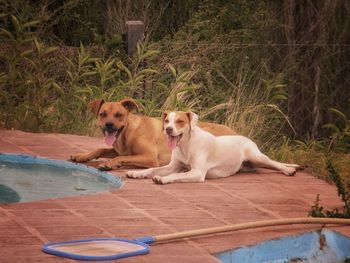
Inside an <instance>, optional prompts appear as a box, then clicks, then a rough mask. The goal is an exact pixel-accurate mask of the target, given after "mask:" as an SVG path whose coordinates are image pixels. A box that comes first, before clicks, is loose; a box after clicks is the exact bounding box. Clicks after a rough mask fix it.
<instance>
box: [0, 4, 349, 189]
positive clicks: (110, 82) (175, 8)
mask: <svg viewBox="0 0 350 263" xmlns="http://www.w3.org/2000/svg"><path fill="white" fill-rule="evenodd" d="M349 8H350V7H349V5H348V4H347V3H346V1H332V0H324V1H301V2H297V3H296V2H295V1H289V0H287V1H280V2H278V1H277V2H276V1H270V0H264V1H254V0H238V1H223V0H201V1H192V0H190V1H188V0H187V1H185V0H179V1H167V0H156V1H149V0H140V1H130V0H126V1H121V0H106V1H93V0H84V1H82V0H51V1H39V2H35V1H19V0H13V1H10V0H0V127H3V128H6V129H12V128H14V129H22V130H27V131H34V132H40V131H46V132H63V133H75V134H88V135H96V134H98V130H97V129H93V127H94V126H93V125H92V124H93V122H94V117H93V116H91V114H90V113H89V111H88V109H87V105H88V103H89V102H90V101H91V100H93V99H96V98H104V99H106V100H120V99H122V98H124V97H132V98H134V99H136V100H137V102H138V103H139V105H140V113H143V114H146V115H149V116H156V117H159V116H160V115H161V112H162V111H163V110H165V109H182V110H186V109H192V110H194V111H196V112H197V113H198V114H199V115H200V117H201V118H202V119H205V120H209V121H214V122H218V123H223V124H226V125H228V126H231V127H233V129H235V130H236V131H237V132H238V133H240V134H244V135H246V136H248V137H250V138H252V139H254V140H255V141H257V142H258V144H259V146H260V147H262V148H263V150H264V151H265V152H268V153H269V155H271V156H272V157H273V158H275V159H278V160H281V161H288V162H295V163H300V164H306V165H308V166H310V167H312V168H313V171H314V173H315V174H316V175H318V176H321V177H323V178H326V179H327V180H330V181H331V179H330V178H329V173H328V170H327V160H330V161H331V162H332V165H333V166H334V168H335V170H336V171H338V173H339V175H340V176H341V177H342V178H350V175H349V170H350V169H349V168H350V157H349V151H350V120H349V116H350V98H349V96H350V95H349V94H350V93H349V84H350V83H349V79H350V72H349V70H348V69H349V68H350V64H349V63H350V44H349V43H350V35H349V32H350V20H349V16H348V12H349ZM135 19H139V20H143V21H144V22H145V25H146V32H147V36H146V40H145V42H144V43H143V44H140V45H139V46H138V49H137V52H136V54H135V55H134V56H133V57H132V58H128V57H127V55H126V54H125V51H124V43H123V37H122V34H123V33H125V32H124V31H125V21H126V20H135ZM345 187H347V186H345Z"/></svg>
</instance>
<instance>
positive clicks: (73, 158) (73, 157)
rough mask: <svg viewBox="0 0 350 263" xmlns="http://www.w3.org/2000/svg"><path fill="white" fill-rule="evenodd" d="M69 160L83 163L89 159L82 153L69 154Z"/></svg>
mask: <svg viewBox="0 0 350 263" xmlns="http://www.w3.org/2000/svg"><path fill="white" fill-rule="evenodd" d="M69 159H70V161H72V162H75V163H85V162H87V161H89V159H88V158H86V157H85V156H84V155H71V156H70V157H69Z"/></svg>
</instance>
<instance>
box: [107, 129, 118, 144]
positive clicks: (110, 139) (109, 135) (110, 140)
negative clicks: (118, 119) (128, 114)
mask: <svg viewBox="0 0 350 263" xmlns="http://www.w3.org/2000/svg"><path fill="white" fill-rule="evenodd" d="M115 135H116V132H113V133H108V132H106V133H105V143H106V144H107V145H108V146H112V145H113V143H114V142H115V140H116V137H115Z"/></svg>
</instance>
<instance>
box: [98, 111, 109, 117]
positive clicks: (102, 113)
mask: <svg viewBox="0 0 350 263" xmlns="http://www.w3.org/2000/svg"><path fill="white" fill-rule="evenodd" d="M99 115H100V117H101V118H105V117H107V113H105V112H101V113H100V114H99Z"/></svg>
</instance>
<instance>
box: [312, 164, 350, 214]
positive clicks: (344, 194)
mask: <svg viewBox="0 0 350 263" xmlns="http://www.w3.org/2000/svg"><path fill="white" fill-rule="evenodd" d="M327 169H328V173H329V178H330V180H331V181H332V182H333V183H334V184H335V186H336V187H337V190H338V196H339V197H340V199H341V201H342V202H343V203H344V206H343V211H339V209H333V210H331V211H330V210H324V208H323V207H322V206H320V205H319V202H320V195H317V197H316V200H315V204H314V205H313V206H312V207H311V210H310V212H309V215H310V216H312V217H343V218H350V180H349V179H348V178H347V179H342V178H341V176H340V175H339V173H338V172H337V171H336V170H335V169H334V167H333V164H332V162H331V161H329V160H328V161H327Z"/></svg>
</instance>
